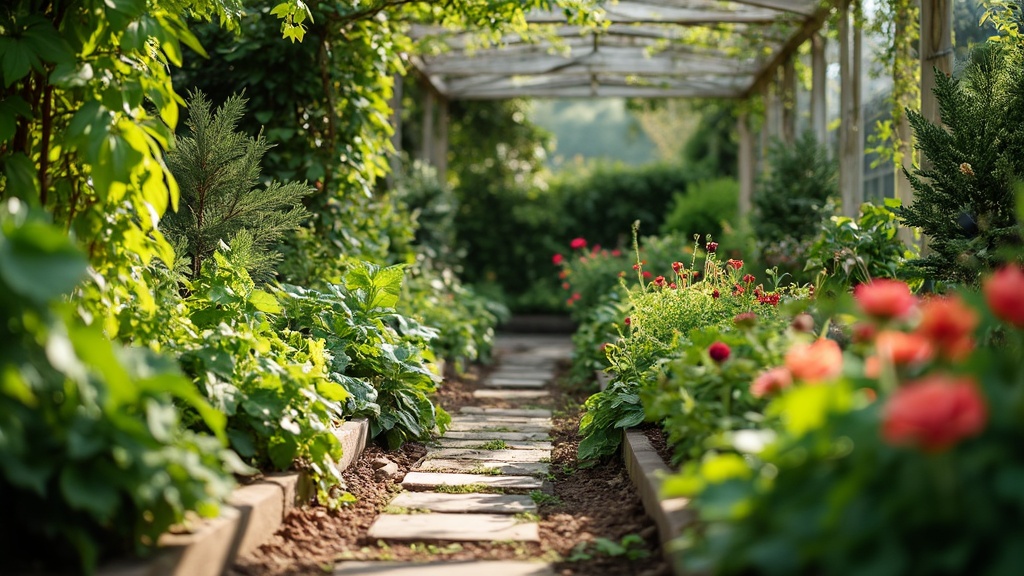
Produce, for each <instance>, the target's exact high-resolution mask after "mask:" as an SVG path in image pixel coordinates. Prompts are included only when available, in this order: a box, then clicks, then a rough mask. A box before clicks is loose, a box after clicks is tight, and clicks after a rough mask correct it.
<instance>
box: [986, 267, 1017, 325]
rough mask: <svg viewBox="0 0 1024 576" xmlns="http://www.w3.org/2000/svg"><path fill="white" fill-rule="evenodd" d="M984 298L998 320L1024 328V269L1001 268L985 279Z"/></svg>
mask: <svg viewBox="0 0 1024 576" xmlns="http://www.w3.org/2000/svg"><path fill="white" fill-rule="evenodd" d="M984 290H985V299H986V300H987V301H988V306H989V308H991V309H992V312H994V313H995V315H996V316H998V317H999V319H1000V320H1003V321H1005V322H1009V323H1010V324H1012V325H1014V326H1015V327H1017V328H1024V271H1022V270H1021V269H1020V268H1019V267H1017V266H1012V265H1011V266H1006V267H1004V268H1001V269H1000V270H999V271H997V272H996V273H995V274H993V275H992V277H991V278H989V279H988V280H986V281H985V286H984Z"/></svg>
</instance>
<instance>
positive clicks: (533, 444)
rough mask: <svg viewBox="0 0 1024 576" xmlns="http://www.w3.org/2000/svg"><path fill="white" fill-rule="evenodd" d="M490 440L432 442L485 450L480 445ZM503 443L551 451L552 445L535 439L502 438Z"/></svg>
mask: <svg viewBox="0 0 1024 576" xmlns="http://www.w3.org/2000/svg"><path fill="white" fill-rule="evenodd" d="M489 441H490V440H476V439H473V438H436V439H434V441H433V442H432V444H434V445H436V446H439V447H441V448H475V449H477V450H487V448H483V447H482V446H484V445H486V444H487V443H488V442H489ZM502 442H504V443H505V447H506V449H513V450H547V451H549V452H550V451H551V450H552V449H553V448H554V446H552V445H551V442H540V441H536V440H502Z"/></svg>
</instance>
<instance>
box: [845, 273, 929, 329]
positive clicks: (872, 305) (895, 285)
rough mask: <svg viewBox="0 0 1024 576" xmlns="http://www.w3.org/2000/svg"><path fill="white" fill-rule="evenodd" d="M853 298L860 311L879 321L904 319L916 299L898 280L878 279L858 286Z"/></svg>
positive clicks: (854, 290)
mask: <svg viewBox="0 0 1024 576" xmlns="http://www.w3.org/2000/svg"><path fill="white" fill-rule="evenodd" d="M853 296H854V297H855V298H856V299H857V303H858V304H860V308H861V310H863V311H864V312H865V313H867V314H868V315H870V316H873V317H875V318H877V319H879V320H892V319H894V318H904V317H906V316H907V315H908V314H910V312H911V311H912V310H913V309H914V305H915V304H917V297H915V296H914V295H913V294H911V293H910V287H909V286H907V284H906V283H905V282H900V281H898V280H887V279H884V278H882V279H878V280H874V281H872V282H871V283H870V284H858V285H857V287H856V288H854V289H853Z"/></svg>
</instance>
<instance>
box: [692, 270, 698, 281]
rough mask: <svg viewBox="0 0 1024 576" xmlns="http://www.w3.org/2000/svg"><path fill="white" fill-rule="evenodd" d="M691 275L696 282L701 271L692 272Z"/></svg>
mask: <svg viewBox="0 0 1024 576" xmlns="http://www.w3.org/2000/svg"><path fill="white" fill-rule="evenodd" d="M691 274H692V275H693V279H694V280H696V279H697V278H699V277H700V271H699V270H694V271H693V272H691Z"/></svg>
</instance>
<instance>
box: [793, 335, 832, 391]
mask: <svg viewBox="0 0 1024 576" xmlns="http://www.w3.org/2000/svg"><path fill="white" fill-rule="evenodd" d="M786 368H788V369H789V372H790V373H791V374H792V375H793V378H795V379H796V380H804V381H807V382H823V381H825V380H832V379H833V378H835V377H837V376H839V374H840V373H841V372H842V371H843V351H842V350H840V349H839V344H836V342H835V341H834V340H828V339H819V340H815V341H814V343H813V344H798V345H796V346H794V347H792V348H790V349H789V352H787V353H786Z"/></svg>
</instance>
